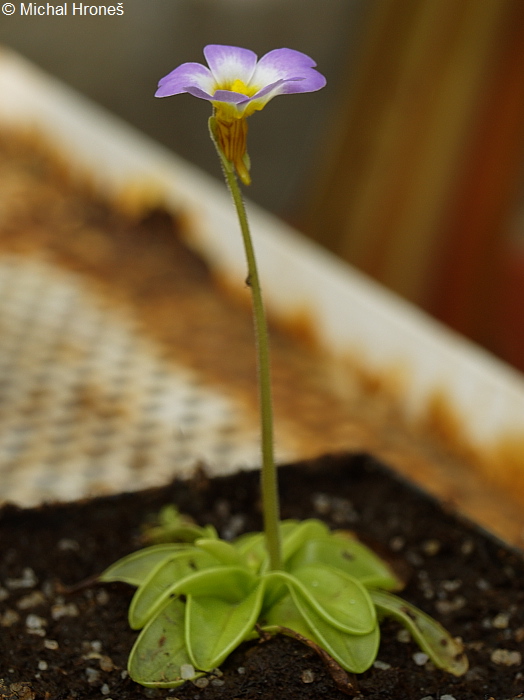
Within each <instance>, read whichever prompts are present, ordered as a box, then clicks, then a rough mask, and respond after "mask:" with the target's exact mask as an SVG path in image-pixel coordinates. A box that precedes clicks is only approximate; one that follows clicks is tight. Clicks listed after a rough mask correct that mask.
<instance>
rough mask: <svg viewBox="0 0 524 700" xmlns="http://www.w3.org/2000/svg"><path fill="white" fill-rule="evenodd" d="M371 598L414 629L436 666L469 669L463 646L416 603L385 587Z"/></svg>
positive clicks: (459, 671) (455, 671)
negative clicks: (384, 589) (415, 604)
mask: <svg viewBox="0 0 524 700" xmlns="http://www.w3.org/2000/svg"><path fill="white" fill-rule="evenodd" d="M370 594H371V599H372V600H373V603H374V604H375V606H376V607H377V609H378V612H379V614H380V615H382V616H388V617H393V618H395V619H396V620H398V621H399V622H401V623H402V624H403V625H404V627H406V628H407V629H408V630H409V632H410V633H411V635H412V637H413V639H414V640H415V641H416V642H417V644H418V645H419V646H420V648H421V649H422V650H423V651H424V652H426V654H427V655H428V656H429V658H430V659H431V660H432V661H433V663H434V664H435V666H437V667H438V668H442V669H444V670H445V671H447V672H448V673H451V674H452V675H454V676H463V675H464V674H465V673H466V671H467V670H468V659H467V657H466V655H465V654H464V649H463V646H462V644H461V643H460V642H458V641H457V640H455V639H454V638H453V637H452V636H451V635H450V634H449V632H447V631H446V630H445V629H444V627H442V625H441V624H439V623H438V622H437V621H436V620H434V619H433V618H432V617H430V616H429V615H426V613H424V612H422V610H419V609H418V608H417V607H415V606H414V605H411V604H410V603H407V602H406V601H405V600H402V598H398V597H397V596H395V595H393V594H391V593H387V592H385V591H374V590H372V591H370Z"/></svg>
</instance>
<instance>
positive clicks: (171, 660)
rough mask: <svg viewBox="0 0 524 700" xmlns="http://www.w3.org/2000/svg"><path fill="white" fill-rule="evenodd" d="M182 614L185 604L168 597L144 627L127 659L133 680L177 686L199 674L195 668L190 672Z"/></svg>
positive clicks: (157, 686) (163, 686) (190, 664)
mask: <svg viewBox="0 0 524 700" xmlns="http://www.w3.org/2000/svg"><path fill="white" fill-rule="evenodd" d="M184 616H185V605H184V603H183V602H182V601H181V600H180V599H178V598H176V599H174V600H169V601H168V602H167V604H166V605H164V607H163V608H162V609H161V610H160V612H159V613H158V615H156V616H155V617H153V618H152V619H151V620H150V621H149V623H148V624H147V625H146V626H145V627H144V629H143V630H142V632H141V633H140V635H139V636H138V639H137V640H136V642H135V645H134V646H133V649H132V650H131V654H130V656H129V661H128V671H129V675H130V676H131V678H132V679H133V680H134V681H136V682H137V683H140V684H141V685H144V686H146V687H147V688H176V687H177V686H178V685H181V684H182V683H184V682H185V681H186V680H189V679H194V678H197V677H198V676H201V675H202V673H201V672H198V671H194V669H193V671H194V673H193V674H191V668H192V662H191V659H190V657H189V654H188V653H187V650H186V643H185V635H184ZM188 671H189V672H188Z"/></svg>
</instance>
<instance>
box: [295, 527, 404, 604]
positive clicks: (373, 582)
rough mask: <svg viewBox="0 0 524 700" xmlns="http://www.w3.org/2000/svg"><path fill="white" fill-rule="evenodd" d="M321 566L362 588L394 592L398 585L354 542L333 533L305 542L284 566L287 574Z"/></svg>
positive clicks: (378, 560)
mask: <svg viewBox="0 0 524 700" xmlns="http://www.w3.org/2000/svg"><path fill="white" fill-rule="evenodd" d="M317 564H324V565H326V566H330V567H333V568H335V569H337V570H340V571H344V572H345V573H347V574H349V575H350V576H353V577H354V578H356V579H358V580H359V581H360V582H361V583H362V584H363V585H364V586H368V587H374V588H384V589H385V590H398V589H399V588H402V582H401V581H400V579H399V578H398V577H397V576H396V575H395V573H394V572H393V570H392V569H391V567H389V566H388V564H387V563H386V562H385V561H384V560H382V559H381V558H380V557H378V556H377V555H376V554H375V553H374V552H372V551H371V550H370V549H369V548H368V547H366V546H365V545H363V544H362V543H361V542H359V541H358V540H356V539H354V538H352V537H350V536H348V535H345V534H343V533H342V532H340V533H339V532H337V533H333V534H327V535H324V536H322V537H316V538H309V539H308V540H306V541H305V542H304V543H303V544H302V546H301V547H300V548H298V549H297V550H296V551H295V552H294V554H293V556H292V557H290V559H289V561H288V562H287V563H286V569H287V571H291V572H293V571H294V570H295V569H296V568H298V567H301V566H306V565H317Z"/></svg>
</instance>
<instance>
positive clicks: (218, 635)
mask: <svg viewBox="0 0 524 700" xmlns="http://www.w3.org/2000/svg"><path fill="white" fill-rule="evenodd" d="M263 589H264V585H263V583H259V585H258V586H257V587H256V588H254V589H253V590H252V591H251V592H250V593H249V594H248V595H247V596H245V597H243V598H241V597H239V599H238V600H237V601H231V600H224V599H221V598H219V597H216V596H193V595H189V596H188V597H187V603H186V619H185V624H186V645H187V650H188V653H189V656H190V658H191V660H192V662H193V664H194V665H195V667H196V668H199V669H202V670H204V671H211V670H212V669H213V668H216V667H217V666H219V665H220V664H221V663H222V662H223V661H224V659H225V658H226V657H227V656H228V655H229V654H230V653H231V652H232V651H233V649H235V648H236V647H237V646H238V645H239V644H241V643H242V642H243V641H244V640H245V639H246V638H247V637H248V635H249V633H250V632H251V631H252V630H253V628H254V626H255V623H256V621H257V619H258V616H259V614H260V609H261V607H262V599H263V595H264V590H263Z"/></svg>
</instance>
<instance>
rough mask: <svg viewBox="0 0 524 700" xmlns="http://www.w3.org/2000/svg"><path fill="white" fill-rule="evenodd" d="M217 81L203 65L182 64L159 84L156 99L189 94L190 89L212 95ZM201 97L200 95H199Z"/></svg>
mask: <svg viewBox="0 0 524 700" xmlns="http://www.w3.org/2000/svg"><path fill="white" fill-rule="evenodd" d="M214 84H215V81H214V79H213V75H212V74H211V71H210V70H209V68H206V66H203V65H202V64H201V63H182V65H181V66H178V67H177V68H175V70H172V71H171V73H168V74H167V75H166V76H164V77H163V78H162V79H161V80H160V82H159V83H158V90H157V91H156V93H155V97H169V96H171V95H179V94H180V93H182V92H189V88H197V89H198V90H200V91H203V92H205V93H206V94H209V95H212V94H213V92H214ZM197 97H200V95H197ZM206 99H208V98H206Z"/></svg>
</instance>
